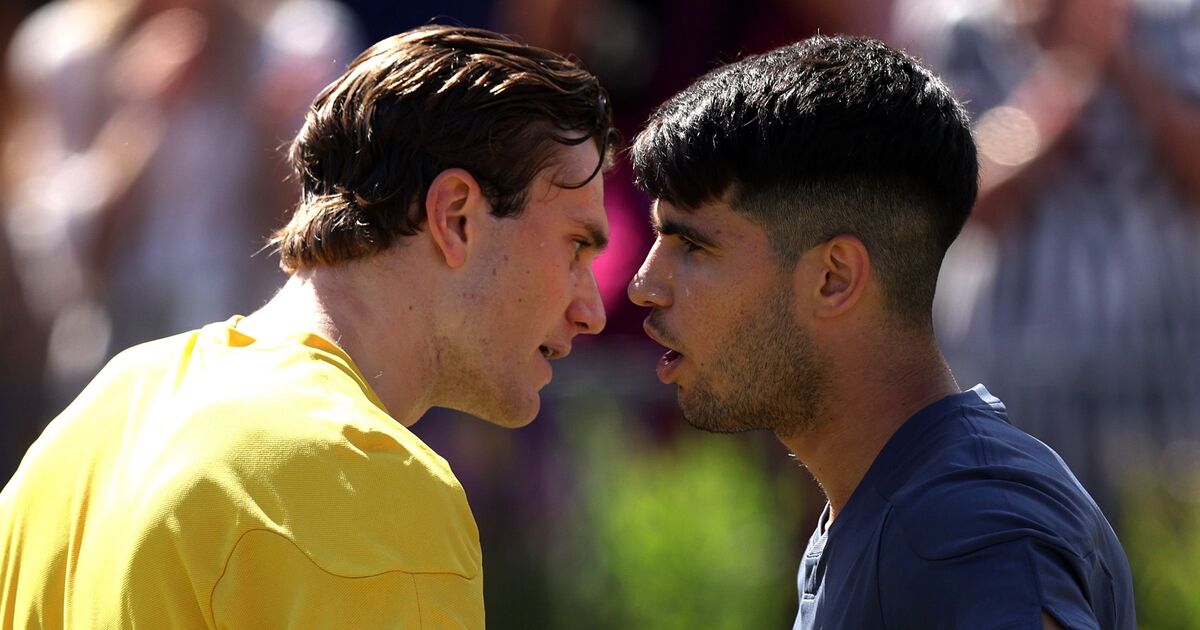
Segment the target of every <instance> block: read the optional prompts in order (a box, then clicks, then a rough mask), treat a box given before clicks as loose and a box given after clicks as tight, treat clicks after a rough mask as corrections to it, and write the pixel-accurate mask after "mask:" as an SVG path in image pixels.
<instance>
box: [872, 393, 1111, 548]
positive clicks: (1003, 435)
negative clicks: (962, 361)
mask: <svg viewBox="0 0 1200 630" xmlns="http://www.w3.org/2000/svg"><path fill="white" fill-rule="evenodd" d="M930 443H931V444H936V447H935V448H932V449H930V450H929V451H927V452H923V453H921V454H920V458H919V459H922V460H924V461H923V462H922V463H921V464H920V465H919V466H915V467H913V468H912V469H910V470H909V471H907V472H906V473H905V474H903V475H899V476H897V479H901V481H899V482H897V483H896V485H892V486H888V485H887V484H881V493H882V494H884V495H885V496H884V498H885V499H886V500H887V501H888V503H889V505H890V506H891V513H890V515H889V520H890V524H889V527H888V528H887V532H888V533H889V534H890V535H891V536H893V537H896V538H898V539H900V540H896V541H895V542H903V543H904V544H906V545H908V546H910V547H911V549H912V551H913V552H914V553H915V554H917V555H918V556H920V557H922V558H925V559H930V560H938V559H945V558H952V557H955V556H960V555H964V554H968V553H972V552H974V551H977V550H979V549H983V548H985V547H987V546H990V545H995V544H1000V543H1004V542H1009V541H1013V540H1017V539H1020V538H1033V539H1035V540H1038V541H1040V542H1042V543H1043V544H1046V545H1049V546H1055V547H1059V548H1062V549H1064V550H1069V551H1073V552H1077V553H1081V554H1082V553H1086V552H1087V550H1088V549H1090V548H1091V547H1092V543H1093V542H1094V541H1095V540H1096V539H1097V537H1099V536H1102V535H1103V534H1104V530H1106V529H1107V528H1108V525H1107V522H1106V521H1105V519H1104V517H1103V515H1102V514H1101V513H1100V511H1099V508H1097V507H1096V505H1095V503H1094V502H1093V501H1092V499H1091V497H1090V496H1088V494H1087V492H1086V491H1085V490H1084V489H1083V487H1082V486H1080V485H1079V483H1078V481H1076V479H1075V477H1074V476H1073V475H1072V474H1071V472H1070V470H1069V469H1068V468H1067V467H1066V465H1065V464H1064V463H1063V462H1062V460H1061V458H1059V457H1058V455H1057V454H1056V453H1054V451H1053V450H1051V449H1050V448H1049V447H1048V446H1046V445H1045V444H1043V443H1042V442H1040V441H1039V440H1037V439H1036V438H1034V437H1032V436H1030V435H1029V434H1027V433H1025V432H1023V431H1021V430H1020V429H1017V428H1015V427H1013V426H1011V425H1010V424H1008V423H1007V422H1006V421H1004V420H1003V419H1002V418H1000V417H998V416H997V415H995V414H992V413H989V412H988V411H987V410H985V409H980V408H977V407H963V408H961V409H959V410H957V411H956V412H955V413H953V414H951V415H949V416H947V417H946V418H944V419H943V421H942V423H941V426H940V427H939V429H938V431H937V434H936V435H934V436H931V439H930Z"/></svg>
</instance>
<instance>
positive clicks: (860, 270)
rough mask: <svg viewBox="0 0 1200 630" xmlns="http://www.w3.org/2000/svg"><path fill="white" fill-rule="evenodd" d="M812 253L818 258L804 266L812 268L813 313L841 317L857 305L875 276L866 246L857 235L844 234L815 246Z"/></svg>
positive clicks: (810, 276)
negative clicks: (872, 276) (872, 274)
mask: <svg viewBox="0 0 1200 630" xmlns="http://www.w3.org/2000/svg"><path fill="white" fill-rule="evenodd" d="M809 255H810V256H813V257H814V260H813V261H812V264H810V265H802V267H807V268H808V269H809V274H808V282H807V284H808V287H809V290H810V291H811V292H812V293H811V295H812V298H813V308H814V311H813V315H815V316H816V317H821V318H831V317H837V316H840V315H842V314H844V313H846V312H847V311H849V310H850V309H852V308H854V305H855V304H857V303H858V301H859V299H861V298H862V295H863V292H864V291H865V289H866V286H867V283H868V281H869V280H870V277H871V257H870V256H869V255H868V254H867V247H866V245H863V242H862V241H861V240H859V239H858V238H857V237H854V236H851V235H849V234H842V235H839V236H835V237H833V238H832V239H829V240H828V241H825V242H824V243H821V244H820V245H818V246H816V247H814V248H813V249H812V251H810V252H809ZM814 270H815V272H816V273H815V274H813V273H812V271H814Z"/></svg>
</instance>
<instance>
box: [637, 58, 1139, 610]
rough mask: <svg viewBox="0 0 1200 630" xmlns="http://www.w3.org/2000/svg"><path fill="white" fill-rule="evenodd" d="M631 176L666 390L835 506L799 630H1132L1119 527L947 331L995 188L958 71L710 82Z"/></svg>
mask: <svg viewBox="0 0 1200 630" xmlns="http://www.w3.org/2000/svg"><path fill="white" fill-rule="evenodd" d="M633 160H634V167H635V170H636V173H637V177H638V183H639V185H640V186H641V187H642V188H643V189H644V190H646V191H647V192H648V193H649V194H650V195H651V197H653V198H654V200H655V203H654V207H653V210H652V217H651V218H652V223H653V225H654V227H655V230H656V231H657V233H658V238H657V240H656V241H655V243H654V246H653V248H652V249H651V251H650V253H649V255H648V256H647V258H646V261H645V263H644V264H643V266H642V268H641V270H640V271H639V272H638V274H637V276H636V277H635V278H634V279H633V281H632V282H631V283H630V286H629V294H630V298H631V299H632V300H633V301H634V302H636V303H638V304H640V305H642V306H646V307H649V308H650V309H651V312H650V316H649V317H648V318H647V319H646V325H645V329H646V332H647V334H649V335H650V336H651V337H652V338H654V339H655V340H656V341H658V342H659V343H661V344H662V345H663V346H665V347H666V348H667V349H668V352H667V353H666V354H665V355H664V356H663V357H662V359H661V361H660V362H659V365H658V375H659V378H660V379H662V380H663V382H665V383H673V384H675V385H676V386H677V391H678V398H679V404H680V406H681V408H682V410H683V412H684V415H685V417H686V418H687V419H688V421H689V422H690V423H691V424H693V425H695V426H696V427H698V428H701V429H706V430H710V431H718V432H736V431H745V430H751V429H767V430H770V431H773V432H774V433H775V434H776V435H777V436H778V437H779V439H780V440H781V441H782V442H783V443H784V444H785V445H787V446H788V447H789V448H790V449H791V451H792V452H793V453H795V455H796V457H797V458H798V459H799V460H800V461H801V462H803V463H804V465H805V466H807V467H808V469H809V470H810V471H811V472H812V474H813V475H814V476H815V477H816V479H817V481H818V482H819V483H820V484H821V486H822V488H823V489H824V491H825V493H826V496H827V498H828V501H829V502H828V505H827V506H826V508H825V511H824V512H823V514H822V515H821V518H820V522H819V524H818V527H817V531H816V532H815V533H814V534H813V536H812V539H811V540H810V542H809V545H808V550H807V552H806V553H805V556H804V558H803V560H802V562H801V567H800V576H799V588H800V607H799V608H800V610H799V614H798V615H797V618H796V628H798V629H799V628H803V629H807V628H921V629H926V628H971V629H982V628H1072V629H1082V628H1106V629H1107V628H1133V627H1135V624H1136V622H1135V618H1134V606H1133V594H1132V592H1133V588H1132V583H1131V578H1130V572H1129V565H1128V562H1127V560H1126V558H1125V554H1124V552H1123V551H1122V549H1121V546H1120V543H1119V542H1118V541H1117V538H1116V536H1115V535H1114V533H1113V531H1112V528H1111V527H1110V526H1109V524H1108V522H1107V521H1106V520H1105V518H1104V515H1103V514H1101V512H1100V510H1099V509H1098V508H1097V507H1096V504H1095V503H1094V502H1093V501H1092V500H1091V498H1090V497H1089V496H1088V494H1087V492H1086V491H1085V490H1084V489H1083V488H1082V487H1081V486H1080V485H1079V483H1078V482H1077V481H1076V480H1075V478H1074V476H1073V475H1072V474H1071V472H1070V471H1069V470H1068V469H1067V467H1066V465H1065V464H1064V463H1063V462H1062V460H1061V459H1060V458H1059V457H1058V456H1057V455H1056V454H1055V453H1054V451H1052V450H1051V449H1050V448H1049V447H1047V446H1046V445H1045V444H1042V443H1041V442H1039V441H1038V440H1037V439H1035V438H1033V437H1031V436H1029V435H1028V434H1026V433H1024V432H1022V431H1020V430H1018V429H1016V428H1014V427H1013V426H1012V425H1010V424H1009V423H1008V418H1007V415H1006V413H1005V411H1004V406H1003V405H1002V404H1001V402H1000V401H999V400H997V399H996V398H994V397H993V396H992V395H991V394H989V393H988V391H987V390H986V389H984V388H983V386H976V387H974V388H972V389H969V390H967V391H962V390H961V389H960V387H959V385H958V383H956V382H955V380H954V377H953V376H952V375H951V373H950V370H949V369H948V367H947V366H946V363H945V361H944V359H943V358H942V354H941V352H940V351H939V349H938V346H937V342H936V340H935V339H934V333H933V325H932V321H931V320H932V317H931V309H932V301H933V294H934V287H935V285H936V282H937V275H938V271H939V269H940V266H941V263H942V258H943V256H944V254H945V252H946V249H947V247H949V245H950V243H951V241H953V240H954V238H955V237H956V236H957V235H958V232H959V230H960V229H961V228H962V225H963V223H964V222H965V221H966V220H967V216H968V214H969V212H970V208H971V205H972V204H973V202H974V200H975V195H976V192H977V187H978V185H977V181H978V180H977V177H978V165H977V159H976V151H975V145H974V142H973V141H972V138H971V132H970V127H969V122H968V120H967V116H966V114H965V113H964V112H963V109H962V107H961V106H960V105H959V104H958V103H957V102H955V100H954V98H953V96H952V95H951V93H950V91H949V89H948V88H947V87H946V86H945V85H944V84H943V83H942V82H941V81H940V80H939V79H937V78H936V77H935V76H933V75H932V74H930V72H929V71H928V70H926V69H925V68H923V67H922V66H921V65H920V64H919V63H918V62H916V61H915V60H913V59H912V58H911V57H909V56H907V55H905V54H904V53H901V52H899V51H896V50H894V49H891V48H889V47H887V46H886V45H884V44H882V43H880V42H878V41H874V40H871V39H865V38H849V37H832V38H831V37H814V38H811V39H808V40H805V41H803V42H800V43H798V44H795V45H792V46H787V47H783V48H780V49H777V50H774V51H771V52H768V53H766V54H763V55H758V56H754V57H748V58H746V59H743V60H741V61H739V62H737V63H733V64H730V65H727V66H724V67H722V68H719V69H717V70H715V71H713V72H711V73H709V74H708V75H706V76H704V77H702V78H701V79H699V80H698V81H697V82H696V83H694V84H693V85H692V86H690V87H689V88H687V89H686V90H684V91H683V92H681V93H680V94H678V95H676V96H675V97H673V98H672V99H671V100H669V101H668V102H667V103H665V104H664V105H662V106H661V107H660V108H659V109H658V111H657V112H655V114H654V115H653V116H652V117H651V119H650V122H649V124H648V126H647V128H646V129H645V130H644V131H643V132H642V133H641V134H640V135H639V136H638V138H637V140H636V142H635V144H634V148H633ZM1056 271H1058V270H1054V269H1046V270H1044V272H1045V273H1055V272H1056Z"/></svg>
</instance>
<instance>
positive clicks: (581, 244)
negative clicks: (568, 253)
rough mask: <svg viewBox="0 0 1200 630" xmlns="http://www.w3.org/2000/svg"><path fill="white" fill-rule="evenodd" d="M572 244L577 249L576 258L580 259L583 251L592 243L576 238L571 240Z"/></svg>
mask: <svg viewBox="0 0 1200 630" xmlns="http://www.w3.org/2000/svg"><path fill="white" fill-rule="evenodd" d="M571 245H572V246H573V247H574V249H575V259H576V260H578V259H579V256H580V255H581V254H582V253H583V250H585V249H587V248H588V246H590V245H591V243H590V242H588V241H584V240H580V239H575V240H573V241H571Z"/></svg>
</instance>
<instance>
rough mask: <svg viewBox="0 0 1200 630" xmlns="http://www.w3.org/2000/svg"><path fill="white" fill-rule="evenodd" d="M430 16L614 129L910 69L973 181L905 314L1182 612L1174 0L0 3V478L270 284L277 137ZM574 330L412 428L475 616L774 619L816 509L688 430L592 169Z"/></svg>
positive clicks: (792, 598) (1191, 411) (1189, 540)
mask: <svg viewBox="0 0 1200 630" xmlns="http://www.w3.org/2000/svg"><path fill="white" fill-rule="evenodd" d="M431 18H433V19H437V20H439V21H452V22H458V23H462V24H467V25H471V26H485V27H489V28H492V29H495V30H499V31H501V32H505V33H510V34H514V35H516V36H518V37H519V38H521V39H523V40H524V41H527V42H529V43H533V44H537V45H540V46H543V47H546V48H550V49H552V50H556V51H559V52H563V53H571V54H574V55H575V56H577V57H578V58H579V59H580V60H582V62H583V64H584V65H585V66H587V67H588V68H589V69H590V70H592V71H593V72H595V73H596V74H597V75H598V76H599V77H600V79H601V81H602V82H603V84H604V85H605V86H606V87H607V89H608V90H609V92H610V95H611V97H612V102H613V104H614V107H615V110H616V114H617V123H618V126H619V127H620V129H621V131H622V133H623V134H624V136H625V138H626V139H631V138H632V137H633V136H634V135H636V133H637V131H638V129H639V128H640V125H641V123H642V121H644V120H645V118H646V116H647V115H648V114H649V113H650V111H651V110H652V109H653V107H654V106H655V105H657V104H658V103H660V102H662V101H663V100H665V99H666V98H667V97H669V96H670V95H671V94H673V93H675V92H676V91H678V90H679V89H681V88H683V87H684V86H686V85H687V84H688V83H690V82H691V81H692V80H693V79H694V78H696V77H697V76H699V75H700V74H702V73H703V72H705V71H707V70H709V69H712V68H713V67H715V66H716V65H718V64H719V63H721V62H724V61H730V60H733V59H737V58H738V57H740V56H743V55H747V54H753V53H757V52H762V51H765V50H767V49H770V48H773V47H776V46H779V45H782V44H786V43H789V42H792V41H795V40H797V39H800V38H803V37H806V36H808V35H811V34H814V33H816V32H818V31H819V32H822V33H827V34H831V33H855V34H867V35H873V36H876V37H880V38H882V39H884V40H886V41H889V42H891V43H893V44H896V45H899V46H901V47H903V48H905V49H906V50H908V51H909V52H911V53H913V54H915V55H917V56H919V57H921V58H922V59H924V60H925V61H926V62H927V63H928V64H929V65H930V66H931V67H932V68H933V69H934V70H935V71H936V72H938V73H939V74H940V75H941V76H942V77H943V78H944V79H945V80H946V81H947V83H948V84H949V85H950V86H951V87H952V89H953V90H954V91H955V93H956V94H957V95H958V96H959V98H960V100H963V101H964V102H965V103H966V105H967V107H968V109H969V110H970V112H971V115H972V119H973V120H974V124H975V133H976V138H977V141H978V144H979V148H980V156H981V167H982V173H981V194H980V198H979V201H978V204H977V206H976V210H975V214H974V216H973V218H972V220H971V222H970V223H969V224H968V226H967V228H966V230H965V232H964V234H963V236H962V237H961V238H960V239H959V241H958V242H957V243H956V244H955V246H954V247H953V248H952V249H951V251H950V253H949V254H948V256H947V260H946V265H945V268H944V271H943V278H942V283H941V286H940V287H939V298H938V302H937V304H936V305H935V319H936V325H937V328H938V333H939V339H940V340H941V341H942V343H943V345H944V347H945V349H946V351H947V356H948V359H949V361H950V363H951V366H952V368H953V369H954V371H955V374H956V376H957V378H958V380H959V383H960V385H962V386H963V387H964V388H965V387H970V386H971V385H974V384H975V383H977V382H984V383H986V384H987V385H988V387H989V388H990V389H991V391H992V392H993V393H995V394H996V395H998V396H999V397H1000V398H1002V399H1003V400H1005V402H1006V403H1007V404H1008V406H1009V409H1010V412H1011V415H1012V419H1013V421H1014V423H1015V424H1017V425H1018V426H1021V427H1023V428H1025V429H1026V430H1028V431H1030V432H1031V433H1033V434H1034V435H1035V436H1037V437H1039V438H1040V439H1042V440H1043V441H1045V442H1047V443H1048V444H1050V445H1051V446H1052V447H1054V448H1055V449H1056V450H1057V451H1058V452H1059V453H1060V454H1061V455H1062V456H1063V457H1064V459H1065V460H1066V461H1067V462H1068V464H1070V466H1071V467H1072V468H1073V469H1074V470H1075V472H1076V473H1077V475H1078V476H1079V477H1080V478H1081V481H1083V482H1084V484H1085V485H1087V487H1088V488H1089V489H1091V490H1092V493H1093V495H1094V496H1095V497H1096V499H1097V501H1098V502H1099V503H1100V504H1101V507H1102V508H1104V510H1105V512H1106V514H1108V516H1109V518H1110V520H1111V521H1112V522H1113V523H1114V526H1115V527H1116V528H1117V530H1118V534H1119V535H1120V536H1121V538H1122V540H1123V542H1124V543H1125V546H1126V550H1127V551H1128V553H1129V555H1130V559H1131V562H1132V565H1133V569H1134V579H1135V585H1136V588H1137V593H1138V606H1139V611H1138V612H1139V618H1140V620H1141V623H1142V625H1143V627H1146V628H1195V627H1200V593H1198V592H1197V591H1196V589H1195V588H1194V587H1193V585H1192V584H1193V582H1194V580H1195V576H1197V575H1200V0H758V1H753V2H750V1H743V2H736V3H735V2H732V1H730V0H643V1H635V0H470V1H464V2H458V3H453V2H435V1H432V0H408V1H405V2H395V1H394V0H342V1H340V2H339V1H336V0H54V1H52V2H40V1H38V0H3V3H0V50H3V51H6V52H5V53H4V56H3V58H2V63H0V481H4V480H7V479H8V478H9V476H10V475H11V474H12V472H13V470H15V468H16V466H17V464H18V463H19V462H20V458H21V456H22V455H23V453H24V452H25V449H26V448H27V447H28V445H29V443H30V442H31V441H32V440H33V439H34V438H35V437H36V436H37V435H38V433H39V432H40V431H41V429H42V428H43V427H44V425H45V423H46V422H47V421H48V420H49V419H50V418H52V417H53V416H54V415H56V414H57V413H58V412H59V411H61V410H62V408H63V407H64V406H65V405H66V404H67V403H69V402H70V400H71V399H72V398H73V397H74V396H75V395H76V394H77V393H78V392H79V390H80V389H81V388H82V386H83V385H84V384H86V383H87V381H88V380H89V379H90V378H91V377H92V376H93V375H94V374H95V373H96V371H97V370H98V369H99V368H100V366H101V365H103V363H104V362H105V361H106V360H107V359H108V358H109V357H111V356H112V355H113V354H115V353H116V352H118V351H120V350H121V349H123V348H126V347H128V346H130V345H132V344H135V343H138V342H141V341H145V340H149V339H153V338H157V337H162V336H166V335H170V334H173V333H177V332H182V331H185V330H189V329H192V328H196V327H199V326H201V325H204V324H206V323H209V322H212V321H217V320H223V319H226V318H228V316H229V315H231V314H233V313H241V314H248V313H249V312H250V311H253V310H254V309H255V308H256V307H257V306H258V305H260V304H262V303H263V302H264V301H265V300H266V299H267V298H268V297H269V296H270V295H271V293H272V292H273V290H274V289H275V288H277V287H278V286H279V285H280V284H281V283H282V281H283V279H284V277H283V275H282V273H281V272H280V271H279V270H278V268H277V262H278V261H277V259H275V257H274V256H273V255H272V254H271V252H270V251H267V250H264V248H263V245H264V243H265V237H266V235H267V234H268V233H269V232H270V231H271V230H272V229H273V228H274V227H276V226H278V225H280V224H281V222H282V221H283V220H284V219H285V217H286V216H287V213H288V211H289V210H290V209H291V207H292V206H293V204H294V203H295V201H296V197H297V192H296V189H295V186H294V184H293V182H291V181H290V180H288V179H287V174H288V169H287V167H286V164H285V162H284V160H283V153H282V152H281V151H280V150H279V149H280V147H281V146H282V145H284V144H285V143H286V142H287V141H288V140H289V139H290V138H291V136H292V135H293V134H294V133H295V131H296V130H297V129H298V127H299V123H300V121H301V120H302V117H303V114H304V112H305V110H306V108H307V106H308V104H309V102H310V101H311V99H312V98H313V97H314V96H315V95H316V93H317V92H318V91H319V90H320V88H321V87H323V86H324V85H325V84H326V83H327V82H328V81H330V80H331V79H332V78H334V77H335V76H337V75H338V74H339V73H340V71H341V70H342V69H343V68H344V66H345V64H346V63H347V62H348V61H349V60H351V59H352V58H353V57H354V56H355V55H356V54H357V53H358V52H359V51H360V50H362V49H363V48H365V47H366V46H367V45H368V44H369V43H371V42H374V41H376V40H378V39H382V38H383V37H386V36H388V35H391V34H394V33H396V32H398V31H401V30H405V29H407V28H410V27H413V26H417V25H420V24H423V23H425V22H427V21H429V20H430V19H431ZM606 199H607V206H608V211H609V219H610V222H611V225H612V231H613V246H612V247H611V248H610V250H609V251H608V252H606V253H605V255H604V256H603V257H601V258H600V259H599V260H598V261H597V275H598V279H599V282H600V285H601V291H602V294H603V296H604V299H605V303H606V306H607V308H608V311H609V322H610V323H609V328H608V329H607V330H606V331H605V333H604V334H602V335H600V336H599V337H597V338H595V339H589V340H587V341H586V342H585V341H583V340H581V341H580V343H578V344H577V345H578V348H577V350H576V352H575V354H573V355H572V357H571V358H569V359H567V360H566V361H564V362H563V364H562V367H560V368H558V369H557V371H556V372H557V374H556V378H555V381H554V383H552V384H551V386H550V387H548V388H547V389H546V390H545V391H544V393H543V413H542V415H541V417H540V418H539V419H538V420H537V421H536V422H535V423H534V424H533V425H531V426H530V427H528V428H525V429H522V430H520V431H505V430H502V429H498V428H494V427H492V426H490V425H487V424H485V423H482V422H476V421H472V420H470V419H467V418H464V417H462V416H460V415H458V414H453V413H450V412H436V413H434V414H433V417H427V418H426V419H425V420H423V421H422V422H421V423H419V424H418V425H416V427H415V431H416V433H418V434H419V435H420V436H421V437H422V438H423V439H425V440H426V441H427V442H429V443H430V444H431V445H432V446H433V447H434V448H435V449H436V450H437V451H438V452H439V453H441V454H442V455H444V456H445V457H446V458H447V459H448V460H449V461H450V463H451V465H452V467H453V468H454V470H455V472H456V473H457V474H458V476H459V477H460V479H461V480H462V482H463V484H464V486H465V487H466V489H467V493H468V496H469V497H470V499H471V502H472V506H473V509H474V513H475V516H476V518H477V520H478V521H479V525H480V531H481V536H482V542H483V547H484V550H485V569H486V577H485V589H486V590H485V595H486V598H487V605H488V621H489V625H490V626H491V627H494V628H531V627H534V628H618V627H620V628H697V627H703V628H731V629H732V628H738V629H741V628H781V627H788V626H789V625H790V622H791V618H792V617H793V615H794V612H795V608H796V589H795V571H796V568H797V566H798V563H799V561H800V554H801V553H802V550H803V547H804V542H805V541H806V539H807V536H808V535H809V533H810V532H811V528H812V525H813V523H814V521H815V519H816V516H817V514H818V512H819V510H820V507H821V504H822V502H823V499H822V497H821V494H820V492H819V490H818V489H817V488H816V487H815V486H814V485H813V484H812V482H811V480H810V479H809V477H808V474H807V473H806V472H805V471H804V470H803V469H802V467H801V466H799V465H798V464H797V463H796V462H795V461H793V460H791V459H790V458H789V457H788V456H787V453H786V451H785V450H784V449H783V447H782V446H781V445H779V444H778V443H776V442H775V441H774V440H773V439H772V438H771V437H770V436H765V435H738V436H716V435H709V434H701V433H698V432H695V431H693V430H692V429H690V428H688V427H687V425H686V424H685V423H684V421H683V420H682V419H681V417H680V416H679V413H678V411H677V410H676V408H675V403H674V395H673V389H671V388H668V387H665V386H662V385H660V384H659V383H658V382H657V379H656V378H655V376H654V364H655V361H656V359H657V356H658V354H659V352H660V349H658V348H657V347H656V346H654V345H653V344H652V343H651V342H649V341H648V340H646V339H644V338H643V336H642V334H641V320H642V318H643V317H644V313H643V312H642V311H641V309H638V308H637V307H634V306H633V305H632V304H630V303H628V302H627V301H626V300H625V298H624V293H625V285H626V283H627V282H628V280H629V278H630V277H631V276H632V275H633V273H634V271H635V270H636V268H637V266H638V265H639V264H640V262H641V260H642V256H643V255H644V253H645V252H646V250H647V249H648V247H649V245H650V241H651V238H652V237H651V235H650V231H649V229H648V225H647V220H646V212H647V209H648V200H647V199H646V198H645V197H644V196H643V195H641V194H640V193H639V192H637V191H636V189H634V188H633V187H632V185H631V183H630V175H629V168H628V165H627V164H626V163H624V162H621V163H618V165H617V167H616V168H615V169H614V171H613V172H612V173H611V174H610V175H609V176H608V178H607V181H606Z"/></svg>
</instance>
